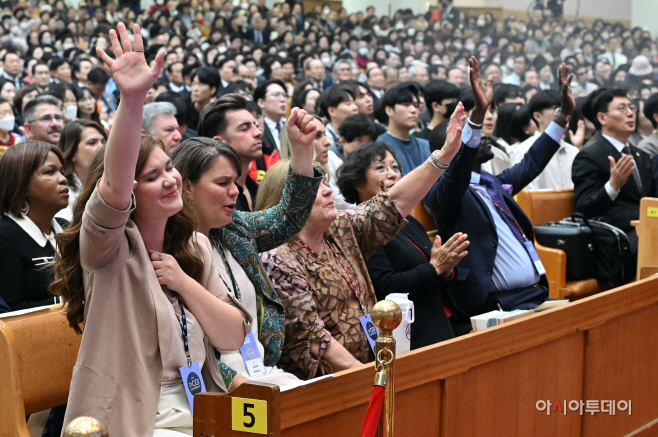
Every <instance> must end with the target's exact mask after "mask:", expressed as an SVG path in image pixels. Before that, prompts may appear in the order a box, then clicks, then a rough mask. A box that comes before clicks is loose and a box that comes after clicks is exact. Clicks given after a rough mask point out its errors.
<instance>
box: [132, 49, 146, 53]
mask: <svg viewBox="0 0 658 437" xmlns="http://www.w3.org/2000/svg"><path fill="white" fill-rule="evenodd" d="M133 52H140V53H144V50H135V49H133Z"/></svg>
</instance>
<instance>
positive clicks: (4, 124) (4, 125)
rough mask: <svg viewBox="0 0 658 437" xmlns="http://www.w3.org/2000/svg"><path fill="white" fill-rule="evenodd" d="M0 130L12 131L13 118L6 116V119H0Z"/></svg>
mask: <svg viewBox="0 0 658 437" xmlns="http://www.w3.org/2000/svg"><path fill="white" fill-rule="evenodd" d="M0 129H2V130H4V131H12V130H14V116H13V115H8V116H7V117H3V118H0Z"/></svg>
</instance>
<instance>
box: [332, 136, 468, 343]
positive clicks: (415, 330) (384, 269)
mask: <svg viewBox="0 0 658 437" xmlns="http://www.w3.org/2000/svg"><path fill="white" fill-rule="evenodd" d="M443 137H444V138H445V135H444V136H443ZM441 145H443V144H441ZM437 148H440V147H437ZM339 174H340V177H339V179H338V186H339V187H340V190H341V193H344V195H345V198H346V199H347V201H349V202H351V203H354V204H359V203H363V202H366V201H368V200H370V199H371V198H372V197H374V196H376V195H377V193H378V192H379V191H380V190H381V188H380V185H379V184H380V181H383V182H384V189H385V191H389V190H390V189H391V188H392V187H393V186H395V184H396V183H397V182H399V181H400V178H401V177H402V173H401V172H400V164H399V163H398V162H397V160H396V159H395V152H394V151H393V149H392V148H391V146H389V145H388V144H386V143H382V142H379V141H378V142H376V143H370V144H364V145H363V146H362V147H359V148H358V149H356V150H355V151H354V152H353V153H351V154H350V156H348V157H347V159H346V160H345V162H344V163H343V166H342V167H341V168H340V171H339ZM405 218H406V219H407V222H408V223H407V225H406V226H405V227H404V228H402V231H400V233H398V234H397V235H396V236H395V237H394V238H393V239H392V240H391V241H390V242H389V243H388V244H387V245H386V246H384V247H382V248H381V249H379V250H378V251H377V252H375V253H374V254H373V255H372V256H371V257H370V259H368V260H367V261H366V266H367V267H368V274H369V275H370V279H371V280H372V285H373V287H374V289H375V294H376V296H377V300H383V299H385V298H386V296H388V295H389V294H391V293H408V294H409V299H410V300H411V301H412V302H413V303H414V307H415V310H414V314H415V319H416V320H415V321H414V323H413V324H412V325H411V349H418V348H420V347H423V346H428V345H430V344H434V343H438V342H440V341H443V340H447V339H450V338H453V337H454V336H455V335H454V333H453V331H452V327H451V326H450V322H449V321H448V317H447V315H446V311H444V308H443V307H444V305H443V303H442V298H441V293H440V287H441V286H442V284H443V282H444V281H449V280H451V279H453V278H455V277H456V272H455V271H454V268H455V266H456V265H457V264H458V263H459V261H461V260H462V258H464V256H466V255H467V253H468V252H466V251H465V249H466V247H467V246H468V241H465V240H466V235H463V234H461V233H457V234H455V235H454V236H453V237H451V238H450V240H448V241H447V242H446V244H444V245H443V246H442V245H441V238H440V237H437V238H436V240H435V241H434V244H432V242H431V241H430V239H429V237H428V236H427V232H426V231H425V229H424V228H423V225H421V224H420V222H419V221H418V220H416V219H415V218H413V217H412V216H411V215H408V216H406V217H405ZM448 311H449V310H448Z"/></svg>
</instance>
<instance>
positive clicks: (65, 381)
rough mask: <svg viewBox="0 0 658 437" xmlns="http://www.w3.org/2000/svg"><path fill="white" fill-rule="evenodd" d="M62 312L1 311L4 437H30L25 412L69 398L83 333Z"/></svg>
mask: <svg viewBox="0 0 658 437" xmlns="http://www.w3.org/2000/svg"><path fill="white" fill-rule="evenodd" d="M60 311H61V306H60V305H53V306H50V307H48V308H47V309H43V310H39V311H37V312H32V313H29V314H24V315H19V316H14V317H7V316H3V314H0V369H2V371H0V437H30V433H29V432H28V430H27V425H26V421H25V417H26V415H28V414H32V413H35V412H37V411H41V410H45V409H48V408H52V407H56V406H58V405H63V404H65V403H66V401H67V399H68V394H69V386H70V385H71V374H72V372H73V366H74V365H75V361H76V359H77V357H78V349H80V341H81V339H82V336H80V335H78V334H76V333H75V331H73V329H71V328H70V327H69V322H68V320H66V317H65V316H64V315H63V314H61V313H60Z"/></svg>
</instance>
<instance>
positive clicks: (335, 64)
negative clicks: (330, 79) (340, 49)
mask: <svg viewBox="0 0 658 437" xmlns="http://www.w3.org/2000/svg"><path fill="white" fill-rule="evenodd" d="M341 64H347V65H349V66H350V70H351V69H352V64H350V61H348V60H347V59H339V60H337V61H336V62H335V63H334V65H333V67H332V68H331V71H332V72H333V73H338V67H340V65H341Z"/></svg>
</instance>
